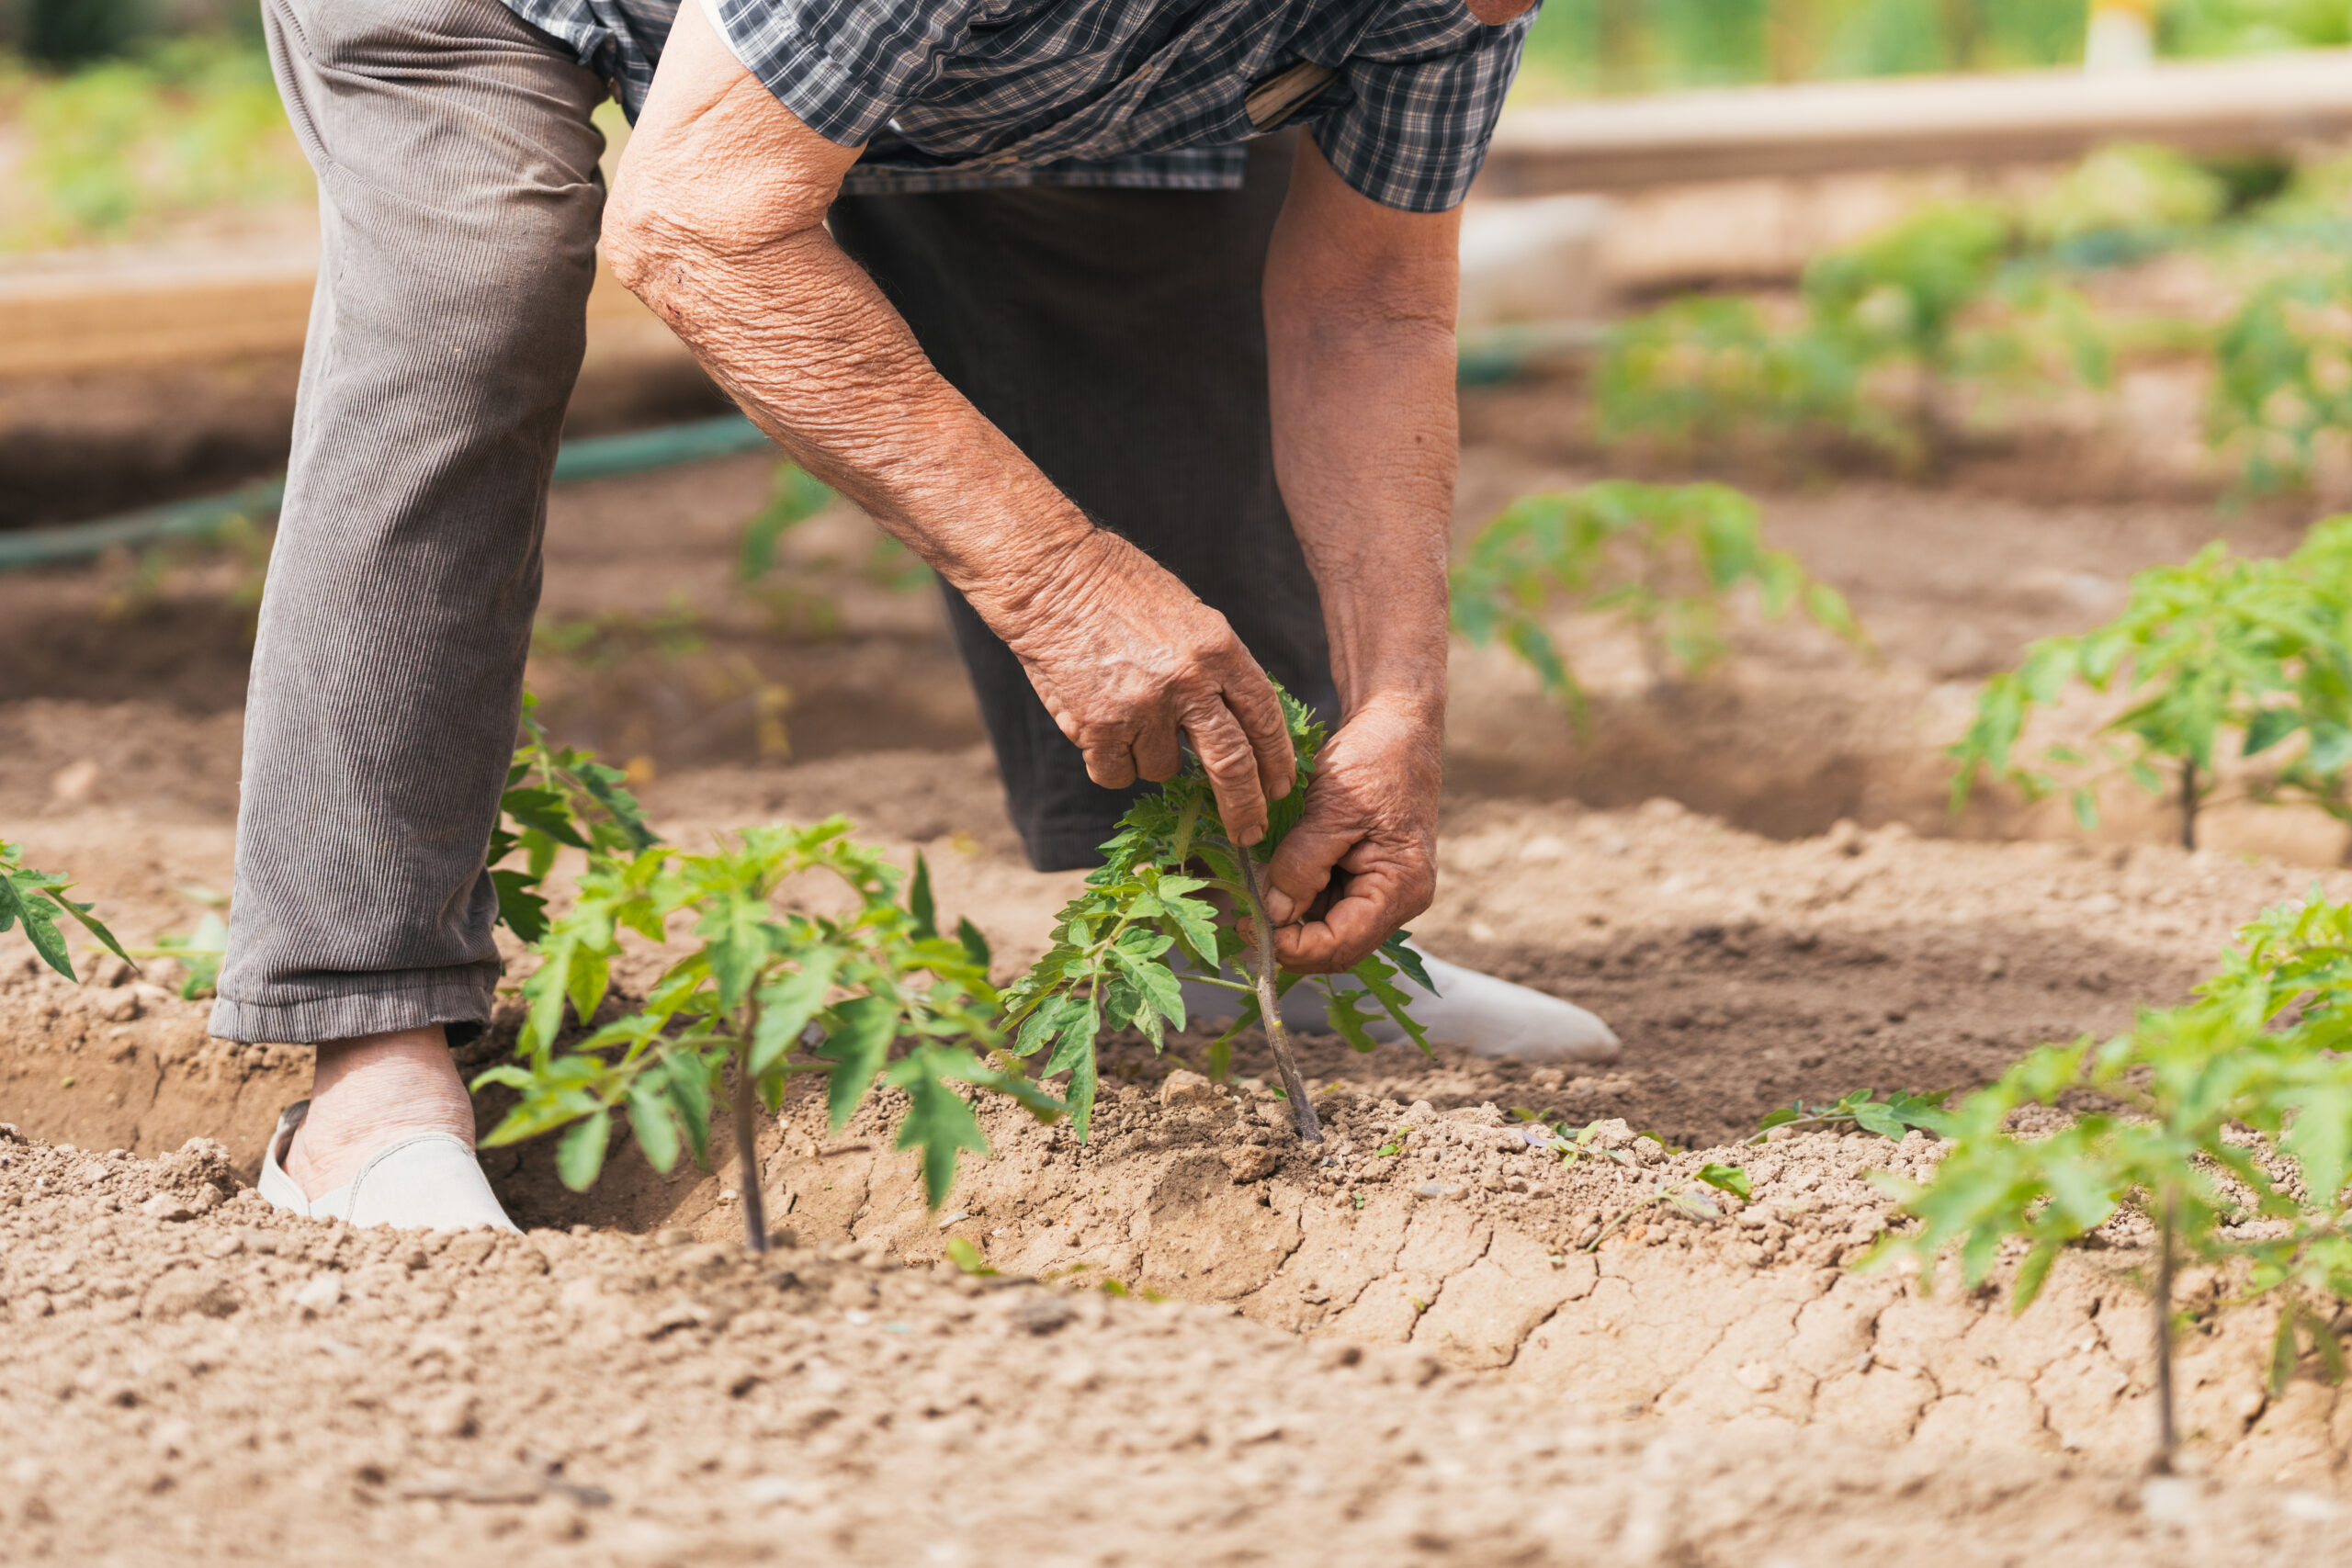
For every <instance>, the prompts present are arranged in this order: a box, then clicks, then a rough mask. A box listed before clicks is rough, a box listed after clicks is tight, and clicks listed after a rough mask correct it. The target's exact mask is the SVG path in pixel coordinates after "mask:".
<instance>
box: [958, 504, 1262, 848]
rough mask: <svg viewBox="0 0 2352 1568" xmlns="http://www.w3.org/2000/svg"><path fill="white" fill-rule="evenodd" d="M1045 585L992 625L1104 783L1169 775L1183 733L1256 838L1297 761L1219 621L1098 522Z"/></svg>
mask: <svg viewBox="0 0 2352 1568" xmlns="http://www.w3.org/2000/svg"><path fill="white" fill-rule="evenodd" d="M1065 568H1066V569H1065V570H1064V571H1063V572H1062V573H1061V574H1059V576H1058V577H1057V581H1055V582H1054V583H1053V585H1052V586H1051V587H1050V589H1048V590H1046V591H1045V592H1040V593H1038V594H1036V595H1035V596H1033V600H1032V602H1031V603H1029V604H1023V605H1022V606H1020V607H1019V608H1018V609H1014V610H1011V611H1009V612H1008V613H1007V614H1006V615H1005V617H1004V619H1003V621H1002V622H1001V624H1000V623H999V622H993V621H992V622H991V623H990V624H991V626H995V628H996V630H997V632H998V635H1000V636H1001V637H1003V638H1004V640H1005V642H1006V643H1007V644H1008V645H1009V646H1010V647H1011V648H1012V651H1013V652H1014V653H1015V654H1017V655H1019V656H1020V659H1021V663H1022V667H1023V669H1025V670H1027V671H1028V672H1029V680H1030V683H1031V684H1033V685H1035V687H1036V688H1037V694H1038V695H1039V696H1040V697H1042V698H1044V699H1045V704H1046V711H1047V712H1048V713H1050V714H1052V715H1053V716H1054V722H1055V723H1056V724H1057V725H1059V726H1060V727H1061V731H1062V733H1063V734H1064V735H1067V736H1069V738H1070V739H1071V740H1072V741H1073V742H1075V743H1076V744H1077V746H1078V748H1079V750H1081V751H1083V752H1084V753H1085V754H1086V775H1087V777H1089V778H1091V779H1092V780H1093V781H1094V782H1095V783H1096V784H1101V785H1103V787H1104V788H1105V789H1125V788H1126V786H1127V785H1129V784H1133V783H1135V782H1136V779H1137V778H1139V777H1140V778H1147V779H1152V780H1155V781H1158V780H1165V779H1171V778H1174V777H1175V776H1176V773H1177V772H1178V770H1179V769H1181V768H1182V766H1183V762H1184V757H1183V752H1182V746H1183V745H1184V744H1185V743H1188V742H1189V743H1190V744H1191V746H1192V748H1193V750H1194V751H1196V752H1198V753H1199V754H1200V759H1201V765H1202V766H1203V767H1204V768H1205V769H1206V770H1207V771H1208V775H1209V783H1210V784H1211V786H1212V787H1213V788H1214V789H1215V790H1216V807H1217V815H1218V816H1219V817H1221V818H1223V819H1224V821H1225V825H1226V830H1227V832H1228V833H1229V834H1230V835H1231V836H1232V838H1233V841H1234V842H1235V843H1237V844H1243V845H1248V844H1254V843H1256V842H1257V841H1258V840H1261V839H1262V838H1264V837H1265V836H1266V803H1267V802H1268V801H1269V800H1278V799H1280V798H1281V797H1282V796H1283V795H1288V794H1289V793H1290V792H1291V787H1292V785H1293V784H1294V782H1295V779H1296V775H1297V761H1296V759H1295V757H1294V756H1293V755H1292V753H1291V747H1290V729H1289V727H1288V726H1287V725H1285V724H1284V723H1283V709H1282V703H1281V700H1280V699H1278V698H1277V697H1276V696H1275V695H1274V688H1273V682H1271V681H1269V680H1268V679H1267V678H1266V672H1265V671H1263V670H1261V669H1260V668H1259V667H1258V661H1257V660H1254V659H1252V658H1250V650H1249V649H1246V648H1244V647H1242V646H1241V639H1240V638H1239V637H1236V636H1234V634H1233V627H1232V626H1229V625H1227V622H1226V618H1225V617H1224V616H1223V615H1218V614H1217V613H1216V611H1215V610H1212V609H1211V608H1209V607H1208V606H1207V605H1206V604H1203V603H1201V601H1200V600H1199V599H1197V598H1195V597H1194V596H1193V592H1192V591H1191V590H1189V589H1187V588H1186V587H1185V586H1184V585H1183V584H1182V582H1180V581H1177V580H1176V578H1175V577H1174V576H1173V575H1172V574H1170V572H1169V570H1167V569H1166V568H1165V567H1163V566H1161V565H1160V564H1159V562H1157V561H1155V560H1153V559H1152V558H1150V557H1149V556H1148V555H1146V554H1144V553H1143V551H1141V550H1139V549H1137V548H1136V547H1135V546H1133V545H1131V544H1129V543H1127V542H1126V541H1125V539H1122V538H1120V537H1119V536H1117V535H1115V534H1112V533H1108V532H1102V531H1098V532H1097V533H1096V534H1095V535H1094V536H1093V537H1092V538H1091V539H1090V540H1088V541H1087V542H1086V544H1085V546H1084V547H1081V548H1080V549H1079V550H1076V551H1073V552H1072V553H1071V555H1070V557H1069V558H1068V559H1067V561H1066V563H1065Z"/></svg>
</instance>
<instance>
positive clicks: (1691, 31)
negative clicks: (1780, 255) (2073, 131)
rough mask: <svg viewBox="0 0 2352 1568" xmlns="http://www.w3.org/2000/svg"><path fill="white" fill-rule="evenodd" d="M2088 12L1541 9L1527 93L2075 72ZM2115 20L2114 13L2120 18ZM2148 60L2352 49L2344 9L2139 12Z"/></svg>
mask: <svg viewBox="0 0 2352 1568" xmlns="http://www.w3.org/2000/svg"><path fill="white" fill-rule="evenodd" d="M2091 8H2092V7H2091V0H1545V4H1544V8H1543V10H1542V11H1541V12H1540V13H1539V14H1538V15H1537V17H1536V18H1535V24H1534V27H1533V28H1532V30H1531V31H1530V33H1529V35H1528V40H1527V71H1526V73H1525V75H1524V76H1523V77H1522V78H1521V83H1522V86H1521V90H1522V93H1524V94H1526V95H1528V96H1547V97H1563V96H1572V95H1583V94H1591V93H1611V94H1613V93H1645V92H1657V91H1662V90H1665V89H1668V88H1674V87H1701V86H1719V85H1735V84H1739V83H1750V82H1798V81H1807V80H1811V79H1814V78H1817V77H1837V76H1892V75H1901V74H1905V73H1918V72H1936V71H2002V70H2014V69H2018V68H2019V67H2028V66H2036V65H2071V64H2075V63H2077V62H2080V61H2081V60H2082V58H2083V47H2084V40H2085V38H2086V35H2087V33H2088V31H2089V28H2090V20H2091ZM2119 8H2121V7H2119ZM2128 8H2129V9H2132V10H2136V11H2142V12H2144V13H2149V14H2150V15H2149V16H2148V20H2149V22H2150V23H2152V24H2153V26H2152V34H2153V37H2152V42H2153V44H2154V51H2155V52H2157V53H2159V54H2163V55H2172V56H2199V55H2225V54H2246V53H2255V52H2258V51H2265V50H2279V49H2310V48H2319V47H2324V46H2327V45H2333V44H2343V43H2346V42H2352V6H2345V5H2343V4H2342V3H2341V0H2143V3H2141V4H2139V5H2135V6H2131V7H2128Z"/></svg>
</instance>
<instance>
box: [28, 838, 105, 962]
mask: <svg viewBox="0 0 2352 1568" xmlns="http://www.w3.org/2000/svg"><path fill="white" fill-rule="evenodd" d="M73 886H74V881H73V879H72V878H71V877H67V876H61V875H59V874H57V873H55V872H51V871H36V870H34V869H33V868H32V867H31V866H28V865H27V864H26V863H25V854H24V850H23V848H22V847H21V846H19V845H17V844H11V843H8V842H6V841H5V840H0V936H6V935H7V934H8V933H9V931H13V930H15V929H16V928H17V927H18V926H19V925H21V926H22V927H23V928H24V931H25V940H26V941H27V942H31V943H32V944H33V951H34V952H35V953H39V954H40V960H41V962H42V963H44V964H48V965H49V966H50V967H51V969H54V970H56V971H57V972H58V973H59V974H60V975H62V976H65V977H66V978H67V979H69V980H74V981H76V982H78V981H79V980H80V978H81V976H77V975H75V974H74V955H73V953H70V952H69V951H67V949H66V946H65V931H64V927H63V925H62V922H63V921H66V920H72V921H73V922H74V924H76V925H78V926H80V927H81V928H82V929H83V930H84V931H88V932H89V933H90V934H91V935H92V936H94V937H96V938H97V939H98V941H99V942H100V943H101V944H102V945H104V946H105V948H106V949H107V952H109V953H113V954H114V955H115V956H116V957H118V958H119V959H121V960H122V961H123V962H124V963H125V964H129V963H130V954H129V953H125V952H124V951H123V950H122V944H121V943H120V942H117V941H115V939H114V932H112V931H108V930H107V927H106V922H105V921H103V920H101V919H98V918H97V917H96V915H94V914H92V913H91V912H90V910H91V909H92V908H93V906H91V905H88V904H77V903H75V902H74V900H73V899H72V898H69V897H66V895H67V893H68V892H70V891H71V890H72V888H73Z"/></svg>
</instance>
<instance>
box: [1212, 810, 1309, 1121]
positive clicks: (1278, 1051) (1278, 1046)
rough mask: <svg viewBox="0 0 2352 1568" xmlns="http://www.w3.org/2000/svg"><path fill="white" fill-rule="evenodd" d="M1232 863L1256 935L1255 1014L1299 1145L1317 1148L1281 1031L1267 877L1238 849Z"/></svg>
mask: <svg viewBox="0 0 2352 1568" xmlns="http://www.w3.org/2000/svg"><path fill="white" fill-rule="evenodd" d="M1234 859H1236V860H1238V861H1239V862H1240V863H1241V879H1242V881H1243V882H1244V883H1246V884H1247V885H1248V890H1249V894H1250V925H1251V926H1252V927H1253V928H1254V929H1255V930H1256V931H1257V933H1258V962H1257V963H1256V964H1253V965H1251V967H1253V968H1254V969H1256V970H1257V973H1256V974H1255V975H1254V976H1251V978H1253V979H1255V980H1256V981H1257V982H1258V1011H1259V1013H1260V1014H1261V1016H1262V1017H1263V1019H1264V1021H1265V1025H1266V1043H1267V1044H1269V1045H1271V1046H1272V1047H1273V1049H1274V1066H1275V1067H1276V1068H1277V1069H1278V1070H1280V1072H1281V1073H1282V1076H1283V1091H1284V1092H1285V1093H1287V1094H1288V1095H1289V1096H1290V1109H1291V1115H1292V1117H1293V1118H1294V1119H1295V1121H1296V1122H1297V1124H1298V1141H1299V1142H1300V1143H1302V1144H1319V1143H1321V1142H1322V1141H1323V1128H1322V1125H1321V1124H1320V1123H1319V1122H1317V1121H1316V1119H1315V1105H1314V1102H1313V1101H1311V1100H1308V1099H1307V1098H1306V1080H1305V1079H1303V1078H1301V1077H1299V1076H1298V1064H1297V1063H1296V1062H1295V1061H1294V1060H1293V1059H1292V1058H1291V1054H1290V1031H1288V1030H1286V1029H1284V1028H1283V1009H1282V996H1281V993H1280V992H1278V991H1277V990H1276V989H1275V988H1274V975H1275V969H1274V922H1273V921H1272V919H1268V918H1267V915H1266V874H1265V873H1264V872H1263V871H1261V870H1260V869H1259V866H1258V861H1257V857H1255V856H1254V855H1252V854H1250V852H1249V851H1248V850H1245V849H1240V848H1238V847H1237V848H1236V849H1235V851H1234Z"/></svg>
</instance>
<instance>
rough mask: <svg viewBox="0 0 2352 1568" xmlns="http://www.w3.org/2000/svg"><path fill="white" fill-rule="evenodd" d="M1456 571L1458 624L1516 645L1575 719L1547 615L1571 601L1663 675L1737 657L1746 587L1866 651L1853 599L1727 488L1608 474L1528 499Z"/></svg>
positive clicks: (1576, 700)
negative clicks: (1770, 540)
mask: <svg viewBox="0 0 2352 1568" xmlns="http://www.w3.org/2000/svg"><path fill="white" fill-rule="evenodd" d="M1451 577H1452V590H1453V626H1454V629H1455V630H1457V631H1459V632H1460V633H1462V634H1463V635H1464V637H1468V638H1469V639H1470V640H1471V641H1473V642H1475V643H1477V644H1479V645H1481V646H1486V645H1487V644H1491V643H1495V642H1500V643H1501V644H1502V645H1503V646H1504V647H1506V648H1508V649H1510V650H1511V651H1512V652H1513V653H1515V654H1517V655H1518V656H1519V657H1520V658H1521V660H1525V661H1526V663H1527V664H1528V665H1529V666H1530V667H1532V669H1533V670H1534V671H1535V672H1536V674H1537V675H1539V676H1540V677H1541V678H1542V679H1543V682H1544V690H1545V691H1547V692H1548V693H1550V694H1552V695H1553V696H1554V697H1555V698H1557V699H1558V700H1559V701H1560V702H1562V703H1563V704H1565V705H1566V706H1567V708H1568V709H1569V711H1570V712H1571V713H1572V714H1574V715H1575V716H1577V719H1578V720H1579V722H1581V721H1582V719H1583V717H1584V716H1585V714H1586V711H1587V707H1588V703H1587V699H1586V696H1585V691H1584V686H1583V684H1582V683H1581V682H1579V681H1577V677H1576V672H1575V671H1574V670H1573V669H1572V668H1571V667H1570V666H1569V664H1568V661H1567V659H1566V656H1565V655H1564V654H1563V653H1562V652H1561V651H1560V648H1559V645H1558V643H1557V642H1555V640H1554V638H1553V637H1552V634H1551V632H1550V631H1549V630H1548V629H1547V628H1546V626H1545V624H1544V619H1545V616H1546V615H1547V614H1548V613H1549V612H1551V611H1552V610H1554V609H1555V607H1557V606H1559V605H1562V604H1566V605H1569V606H1573V607H1574V608H1576V609H1578V610H1581V611H1584V612H1587V613H1589V614H1601V615H1618V616H1622V617H1623V618H1624V619H1625V620H1627V621H1630V622H1631V623H1632V624H1633V625H1634V626H1635V627H1636V628H1637V629H1638V630H1639V632H1640V634H1641V637H1642V646H1643V649H1644V651H1645V654H1646V655H1647V656H1648V658H1649V661H1650V667H1651V671H1652V673H1653V675H1654V676H1658V677H1663V676H1665V675H1666V674H1667V673H1668V672H1669V671H1671V672H1673V673H1675V674H1678V675H1680V676H1683V677H1687V678H1696V677H1699V676H1702V675H1704V674H1705V673H1706V672H1707V671H1709V670H1711V669H1713V667H1714V666H1715V665H1716V664H1717V663H1719V662H1720V661H1721V660H1724V658H1725V657H1726V656H1727V655H1728V654H1729V652H1730V643H1729V641H1728V639H1727V638H1726V637H1725V636H1724V627H1723V622H1724V615H1725V613H1726V611H1727V609H1728V607H1729V601H1730V596H1731V595H1732V594H1733V593H1735V592H1737V591H1739V590H1740V589H1742V588H1752V589H1753V590H1755V592H1756V593H1757V595H1758V601H1759V603H1760V604H1761V607H1762V609H1763V612H1764V614H1765V615H1767V616H1769V617H1771V618H1774V619H1778V618H1780V617H1781V616H1784V615H1788V614H1790V613H1791V612H1792V611H1797V610H1802V611H1803V612H1804V615H1807V616H1808V617H1809V618H1811V619H1812V620H1813V621H1814V622H1815V624H1816V625H1818V626H1822V627H1823V628H1825V629H1826V630H1828V631H1830V632H1832V633H1834V634H1835V635H1836V636H1838V637H1839V638H1841V639H1842V640H1844V641H1845V642H1846V643H1848V644H1849V646H1851V647H1853V648H1855V649H1860V650H1862V651H1865V652H1867V651H1868V650H1869V649H1870V639H1869V638H1868V637H1866V636H1865V635H1864V634H1863V632H1862V629H1861V627H1860V625H1858V624H1857V623H1856V622H1855V620H1854V615H1853V611H1852V610H1851V609H1850V608H1849V606H1848V604H1847V603H1846V600H1845V597H1844V595H1842V594H1840V593H1839V592H1838V591H1837V590H1836V589H1834V588H1832V587H1830V586H1829V585H1828V584H1826V583H1825V582H1820V581H1815V579H1814V578H1812V577H1811V576H1809V575H1807V573H1806V572H1805V570H1804V566H1803V564H1802V563H1800V562H1799V561H1798V559H1797V558H1796V557H1794V556H1793V555H1791V554H1790V553H1789V552H1788V551H1786V550H1776V549H1771V548H1768V547H1766V545H1765V544H1764V538H1763V529H1762V523H1761V518H1760V516H1759V514H1758V510H1757V506H1756V503H1755V502H1753V501H1751V500H1749V499H1748V498H1747V496H1744V495H1742V494H1740V493H1739V492H1738V491H1735V490H1730V489H1726V488H1725V487H1724V486H1722V485H1713V484H1698V485H1645V484H1634V483H1630V482H1627V481H1623V480H1610V481H1607V482H1604V483H1601V484H1596V485H1592V486H1589V487H1588V488H1586V489H1584V490H1580V491H1555V492H1551V493H1547V494H1542V495H1531V496H1525V497H1522V498H1521V499H1520V500H1519V501H1516V502H1512V503H1511V504H1510V506H1509V507H1507V508H1506V509H1505V510H1504V511H1503V513H1502V514H1501V515H1500V516H1498V517H1497V518H1496V519H1495V520H1494V521H1493V522H1491V523H1489V524H1487V525H1486V527H1484V528H1482V529H1481V530H1479V532H1478V534H1477V536H1476V537H1475V538H1473V539H1472V540H1471V541H1470V545H1469V547H1468V548H1467V549H1466V550H1465V551H1464V553H1463V555H1462V558H1461V559H1460V560H1459V561H1457V562H1456V563H1455V564H1454V566H1453V570H1452V573H1451Z"/></svg>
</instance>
